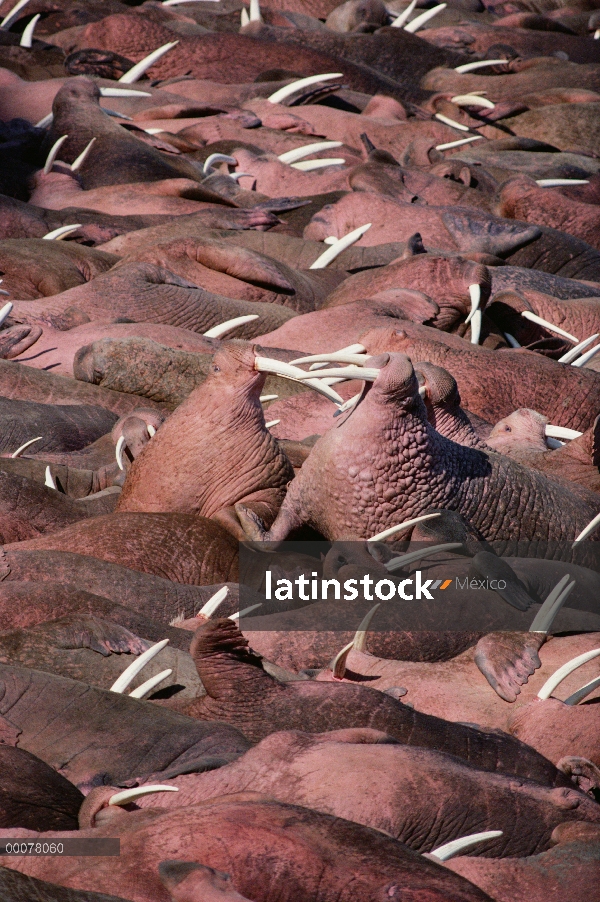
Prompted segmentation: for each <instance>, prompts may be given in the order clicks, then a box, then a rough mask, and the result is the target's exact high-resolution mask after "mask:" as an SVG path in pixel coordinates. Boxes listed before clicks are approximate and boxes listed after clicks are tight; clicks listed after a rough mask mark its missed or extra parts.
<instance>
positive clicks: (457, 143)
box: [435, 135, 483, 150]
mask: <svg viewBox="0 0 600 902" xmlns="http://www.w3.org/2000/svg"><path fill="white" fill-rule="evenodd" d="M481 140H483V135H471V137H470V138H459V139H458V141H448V142H447V143H446V144H436V145H435V149H436V150H450V149H451V148H452V147H460V146H461V144H469V143H470V142H471V141H481Z"/></svg>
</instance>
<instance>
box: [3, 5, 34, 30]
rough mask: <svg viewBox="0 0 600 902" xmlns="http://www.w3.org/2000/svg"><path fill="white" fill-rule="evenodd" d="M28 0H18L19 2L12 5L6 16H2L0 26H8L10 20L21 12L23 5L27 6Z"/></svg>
mask: <svg viewBox="0 0 600 902" xmlns="http://www.w3.org/2000/svg"><path fill="white" fill-rule="evenodd" d="M28 3H29V0H19V2H18V3H17V4H16V5H15V6H13V8H12V9H11V11H10V12H9V14H8V15H7V16H4V18H3V19H2V21H1V22H0V28H8V26H9V25H10V24H11V23H12V20H13V19H15V18H16V17H17V15H18V13H20V12H21V10H22V9H23V7H24V6H27V4H28Z"/></svg>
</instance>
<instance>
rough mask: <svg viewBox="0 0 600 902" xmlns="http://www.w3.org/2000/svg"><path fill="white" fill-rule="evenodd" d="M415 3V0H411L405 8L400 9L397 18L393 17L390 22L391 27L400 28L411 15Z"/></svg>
mask: <svg viewBox="0 0 600 902" xmlns="http://www.w3.org/2000/svg"><path fill="white" fill-rule="evenodd" d="M416 5H417V0H411V2H410V3H409V4H408V6H407V7H406V9H404V10H402V12H401V13H400V15H399V16H398V18H397V19H394V21H393V22H392V25H391V27H392V28H402V26H403V25H404V23H405V22H406V21H407V19H408V17H409V16H410V15H411V13H412V11H413V10H414V8H415V6H416Z"/></svg>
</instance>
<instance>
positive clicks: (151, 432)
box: [146, 423, 156, 438]
mask: <svg viewBox="0 0 600 902" xmlns="http://www.w3.org/2000/svg"><path fill="white" fill-rule="evenodd" d="M146 429H147V430H148V435H149V436H150V438H153V437H154V436H155V435H156V429H155V428H154V426H153V425H152V423H148V425H147V426H146Z"/></svg>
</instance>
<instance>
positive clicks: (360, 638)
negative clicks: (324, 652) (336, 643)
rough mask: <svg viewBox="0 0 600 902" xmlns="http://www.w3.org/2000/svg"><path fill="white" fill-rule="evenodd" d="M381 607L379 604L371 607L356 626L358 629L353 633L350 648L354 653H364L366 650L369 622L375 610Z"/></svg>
mask: <svg viewBox="0 0 600 902" xmlns="http://www.w3.org/2000/svg"><path fill="white" fill-rule="evenodd" d="M380 607H381V603H378V604H376V605H373V607H372V608H371V610H370V611H368V612H367V613H366V614H365V616H364V617H363V619H362V620H361V622H360V623H359V625H358V629H357V630H356V632H355V633H354V639H353V640H352V644H351V646H350V647H351V648H353V649H354V651H365V650H366V648H367V631H368V629H369V627H370V625H371V620H372V619H373V617H374V616H375V612H376V611H377V608H380Z"/></svg>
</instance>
